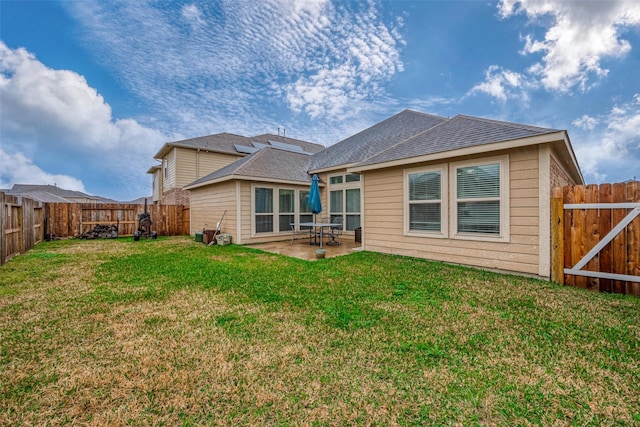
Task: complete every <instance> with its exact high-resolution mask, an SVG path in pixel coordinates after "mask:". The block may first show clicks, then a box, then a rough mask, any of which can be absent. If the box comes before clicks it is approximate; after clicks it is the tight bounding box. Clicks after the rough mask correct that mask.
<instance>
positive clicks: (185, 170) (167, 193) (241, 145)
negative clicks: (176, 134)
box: [147, 133, 324, 205]
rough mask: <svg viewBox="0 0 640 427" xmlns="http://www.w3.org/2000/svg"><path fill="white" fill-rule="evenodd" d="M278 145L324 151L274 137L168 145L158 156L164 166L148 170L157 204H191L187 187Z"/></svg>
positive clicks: (218, 136) (207, 138) (216, 137)
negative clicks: (258, 151) (253, 154)
mask: <svg viewBox="0 0 640 427" xmlns="http://www.w3.org/2000/svg"><path fill="white" fill-rule="evenodd" d="M274 145H280V146H281V148H284V149H286V148H290V149H293V150H303V151H304V152H308V153H312V154H313V153H317V152H319V151H321V150H323V149H324V146H322V145H320V144H314V143H311V142H307V141H301V140H298V139H294V138H288V137H285V136H279V135H271V134H264V135H258V136H254V137H245V136H241V135H235V134H231V133H219V134H215V135H209V136H203V137H198V138H191V139H185V140H182V141H174V142H168V143H166V144H164V145H163V146H162V148H161V149H160V150H159V151H158V152H157V153H156V155H155V156H154V158H155V159H157V160H159V161H160V164H159V165H154V166H152V167H151V168H150V169H149V170H148V171H147V173H149V174H151V175H152V176H153V195H152V199H153V202H154V203H157V204H158V203H159V204H182V205H189V204H190V200H189V192H188V191H185V190H184V187H185V186H186V185H187V184H189V183H191V182H193V181H194V180H197V179H199V178H201V177H203V176H206V175H208V174H210V173H211V172H214V171H216V170H218V169H220V168H222V167H224V166H226V165H228V164H231V163H233V162H235V161H236V160H238V159H240V158H243V157H245V156H247V155H249V154H251V153H254V152H256V151H257V150H259V149H260V148H262V147H269V146H274Z"/></svg>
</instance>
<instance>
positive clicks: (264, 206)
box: [255, 187, 273, 233]
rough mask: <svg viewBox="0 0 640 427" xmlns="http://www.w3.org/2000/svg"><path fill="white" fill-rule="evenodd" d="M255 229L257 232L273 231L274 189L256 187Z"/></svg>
mask: <svg viewBox="0 0 640 427" xmlns="http://www.w3.org/2000/svg"><path fill="white" fill-rule="evenodd" d="M255 212H256V215H255V224H256V225H255V227H256V228H255V231H256V233H270V232H273V189H272V188H263V187H256V188H255Z"/></svg>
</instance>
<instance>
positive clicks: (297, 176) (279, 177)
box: [185, 147, 311, 190]
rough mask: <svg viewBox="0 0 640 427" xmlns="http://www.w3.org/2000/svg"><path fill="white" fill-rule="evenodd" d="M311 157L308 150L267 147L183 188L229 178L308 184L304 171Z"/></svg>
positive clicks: (188, 188)
mask: <svg viewBox="0 0 640 427" xmlns="http://www.w3.org/2000/svg"><path fill="white" fill-rule="evenodd" d="M310 158H311V157H310V156H309V155H308V154H302V153H294V152H290V151H282V150H278V149H275V148H271V147H266V148H263V149H262V150H260V151H257V152H255V153H253V154H250V155H248V156H246V157H243V158H242V159H239V160H236V161H235V162H233V163H231V164H230V165H227V166H225V167H223V168H222V169H218V170H217V171H215V172H213V173H210V174H209V175H207V176H204V177H202V178H200V179H197V180H195V181H194V182H192V183H191V184H189V185H187V186H186V187H185V189H187V190H190V189H194V188H197V187H201V186H204V185H209V184H214V183H217V182H222V181H226V180H229V179H251V180H268V181H279V182H280V181H281V182H289V183H296V182H298V183H301V184H308V183H310V182H311V177H310V176H309V174H307V172H306V171H307V169H308V167H309V160H310Z"/></svg>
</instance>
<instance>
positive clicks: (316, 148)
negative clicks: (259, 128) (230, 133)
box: [249, 133, 325, 154]
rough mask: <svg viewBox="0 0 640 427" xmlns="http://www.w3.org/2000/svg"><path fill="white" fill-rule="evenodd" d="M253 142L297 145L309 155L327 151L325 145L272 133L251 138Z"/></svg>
mask: <svg viewBox="0 0 640 427" xmlns="http://www.w3.org/2000/svg"><path fill="white" fill-rule="evenodd" d="M249 139H250V140H251V141H276V142H282V143H285V144H293V145H297V146H298V147H302V148H303V149H304V151H306V152H307V153H312V154H315V153H319V152H321V151H322V150H324V149H325V146H324V145H320V144H316V143H314V142H307V141H302V140H300V139H295V138H289V137H284V136H279V135H273V134H270V133H265V134H262V135H258V136H253V137H251V138H249Z"/></svg>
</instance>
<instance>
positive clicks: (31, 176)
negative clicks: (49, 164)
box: [0, 148, 86, 193]
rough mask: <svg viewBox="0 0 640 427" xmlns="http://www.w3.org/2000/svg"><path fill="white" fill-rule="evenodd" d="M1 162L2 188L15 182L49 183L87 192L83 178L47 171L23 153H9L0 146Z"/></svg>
mask: <svg viewBox="0 0 640 427" xmlns="http://www.w3.org/2000/svg"><path fill="white" fill-rule="evenodd" d="M0 164H1V165H2V169H1V170H0V188H11V187H13V184H42V185H45V184H49V185H57V186H58V187H60V188H64V189H66V190H74V191H82V192H83V193H84V192H86V190H85V188H84V184H83V183H82V181H81V180H79V179H76V178H74V177H72V176H68V175H60V174H58V175H54V174H51V173H47V172H45V171H43V170H42V169H40V168H39V167H38V166H36V165H35V164H33V161H32V160H31V159H29V158H27V157H26V156H25V155H24V154H22V153H13V154H9V153H7V152H6V151H4V150H3V149H2V148H0Z"/></svg>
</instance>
